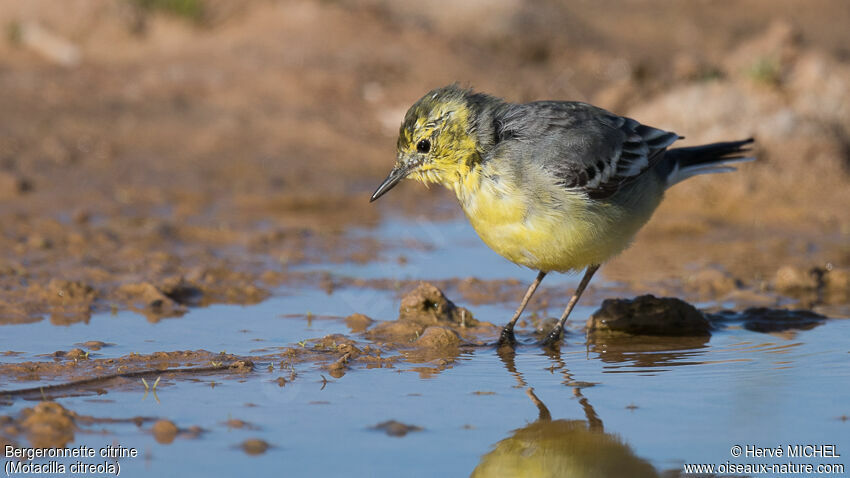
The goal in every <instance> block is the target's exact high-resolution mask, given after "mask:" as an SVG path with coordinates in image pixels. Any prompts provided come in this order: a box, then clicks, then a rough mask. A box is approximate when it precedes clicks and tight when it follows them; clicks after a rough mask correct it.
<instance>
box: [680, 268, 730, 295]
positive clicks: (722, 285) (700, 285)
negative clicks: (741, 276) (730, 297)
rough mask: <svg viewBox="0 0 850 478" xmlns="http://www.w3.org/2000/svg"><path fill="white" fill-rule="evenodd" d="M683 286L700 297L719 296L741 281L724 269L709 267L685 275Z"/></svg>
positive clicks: (728, 291)
mask: <svg viewBox="0 0 850 478" xmlns="http://www.w3.org/2000/svg"><path fill="white" fill-rule="evenodd" d="M685 286H686V287H687V288H688V289H690V290H693V291H694V292H696V293H697V294H699V296H700V297H720V296H724V295H726V294H728V293H730V292H732V291H734V290H736V289H738V288H739V287H740V286H741V282H740V281H739V280H738V279H736V278H734V277H733V276H732V274H730V273H728V272H726V271H724V270H720V269H716V268H709V269H702V270H700V271H699V272H697V273H696V274H693V275H690V276H687V277H686V278H685Z"/></svg>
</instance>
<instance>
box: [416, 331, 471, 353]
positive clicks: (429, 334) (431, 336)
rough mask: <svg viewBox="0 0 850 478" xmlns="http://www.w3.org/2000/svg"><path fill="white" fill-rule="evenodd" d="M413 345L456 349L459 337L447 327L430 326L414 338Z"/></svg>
mask: <svg viewBox="0 0 850 478" xmlns="http://www.w3.org/2000/svg"><path fill="white" fill-rule="evenodd" d="M415 345H416V346H417V347H420V348H429V349H456V348H457V347H458V346H459V345H460V337H458V335H457V333H456V332H455V331H454V330H452V329H450V328H448V327H439V326H431V327H428V328H427V329H425V331H424V332H422V335H420V336H419V338H418V339H416V342H415Z"/></svg>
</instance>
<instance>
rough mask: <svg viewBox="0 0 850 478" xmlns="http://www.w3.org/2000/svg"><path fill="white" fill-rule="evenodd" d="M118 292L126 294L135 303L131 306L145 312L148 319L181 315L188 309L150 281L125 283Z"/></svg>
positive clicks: (128, 299) (127, 298)
mask: <svg viewBox="0 0 850 478" xmlns="http://www.w3.org/2000/svg"><path fill="white" fill-rule="evenodd" d="M118 294H119V295H121V296H124V297H125V298H126V300H127V301H128V302H130V303H132V304H133V305H132V307H131V308H132V309H134V310H136V311H138V312H140V313H142V314H144V315H145V316H146V317H147V318H148V320H154V321H155V320H157V319H159V318H164V317H180V316H182V315H183V314H185V313H186V312H187V310H188V309H187V308H186V307H185V306H184V305H182V304H180V303H179V302H177V301H176V300H174V299H172V298H171V297H169V296H168V294H166V293H165V291H163V290H162V289H160V288H158V287H157V286H155V285H153V284H151V283H150V282H140V283H135V284H124V285H123V286H121V287H120V288H119V289H118Z"/></svg>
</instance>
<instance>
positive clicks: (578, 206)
mask: <svg viewBox="0 0 850 478" xmlns="http://www.w3.org/2000/svg"><path fill="white" fill-rule="evenodd" d="M474 174H479V175H480V176H479V177H474V176H473V175H474ZM495 178H496V179H494V176H488V175H484V174H481V172H480V171H475V172H473V174H471V175H470V177H468V178H465V180H464V181H462V182H460V183H458V184H456V185H455V188H454V189H455V192H456V193H457V196H458V199H459V200H460V203H461V206H462V207H463V210H464V212H465V213H466V216H467V218H468V219H469V222H470V223H471V224H472V227H473V228H474V229H475V231H476V232H477V233H478V235H479V236H480V237H481V239H482V240H483V241H484V243H485V244H487V245H488V246H489V247H490V248H491V249H493V250H494V251H496V252H497V253H499V254H500V255H502V256H503V257H505V258H507V259H508V260H510V261H511V262H514V263H516V264H520V265H523V266H526V267H530V268H532V269H535V270H542V271H547V272H548V271H559V272H565V271H569V270H579V269H582V268H584V267H587V266H588V265H592V264H601V263H603V262H605V261H606V260H608V259H609V258H611V257H612V256H614V255H616V254H618V253H619V252H621V251H622V250H623V249H625V248H626V247H627V246H628V245H629V243H630V241H631V239H632V237H633V236H634V234H635V233H636V232H637V230H638V229H639V228H640V227H641V226H642V225H643V224H644V223H645V222H646V221H647V220H648V219H649V216H650V215H651V213H652V210H654V209H655V207H656V206H657V203H658V201H652V200H650V201H642V202H641V201H638V202H637V203H636V204H618V203H616V202H604V201H603V202H600V201H590V200H588V199H587V197H586V196H584V194H582V193H579V192H574V191H570V190H568V189H565V188H563V187H560V186H558V185H557V184H555V183H554V182H553V181H552V179H551V178H548V177H545V176H541V177H531V178H526V181H525V182H524V183H523V184H522V187H519V186H518V185H517V184H516V183H515V182H514V181H511V180H510V178H506V177H501V176H499V177H495Z"/></svg>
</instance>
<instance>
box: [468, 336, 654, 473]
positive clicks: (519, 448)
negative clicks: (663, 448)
mask: <svg viewBox="0 0 850 478" xmlns="http://www.w3.org/2000/svg"><path fill="white" fill-rule="evenodd" d="M501 354H502V360H503V361H504V362H505V366H506V367H507V369H508V371H510V372H511V373H512V374H513V375H514V376H515V377H517V380H518V381H519V383H520V385H522V386H525V385H526V384H525V380H524V379H523V378H522V376H521V374H520V373H519V372H517V370H516V367H515V366H514V360H513V352H509V351H505V352H504V353H501ZM562 370H563V369H562ZM562 373H564V372H563V371H562ZM566 381H567V382H572V378H571V377H569V376H568V374H567V376H566ZM526 394H527V395H528V396H529V398H530V399H531V401H532V402H533V403H534V404H535V405H536V406H537V409H538V411H539V415H538V418H537V421H535V422H534V423H531V424H529V425H527V426H525V427H523V428H520V429H518V430H514V432H513V433H512V434H511V436H509V437H507V438H505V439H504V440H502V441H500V442H499V443H497V444H496V446H495V447H494V448H493V450H492V451H491V452H490V453H487V454H486V455H484V456H483V457H482V458H481V462H480V463H479V464H478V466H477V467H475V470H473V471H472V475H471V476H472V477H473V478H483V477H535V478H546V477H556V476H557V477H577V478H578V477H587V478H608V477H612V478H643V477H658V476H659V475H658V473H657V472H656V470H655V468H653V466H652V465H650V464H649V463H648V462H647V461H645V460H643V459H641V458H639V457H637V456H636V455H635V454H634V452H632V450H631V448H629V446H628V445H627V444H626V443H624V442H623V440H622V439H620V437H618V436H617V435H614V434H612V433H606V432H605V429H604V427H603V425H602V420H600V419H599V416H598V415H597V414H596V412H595V411H594V410H593V406H591V405H590V403H589V402H588V400H587V398H585V397H584V396H583V395H582V394H581V388H580V387H578V386H574V387H573V394H574V395H575V396H576V397H577V398H578V399H579V403H580V404H581V406H582V408H583V409H584V415H585V420H553V419H552V415H551V413H549V409H547V408H546V405H544V404H543V402H541V401H540V399H538V398H537V396H536V395H535V394H534V390H533V389H531V388H528V389H526Z"/></svg>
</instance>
